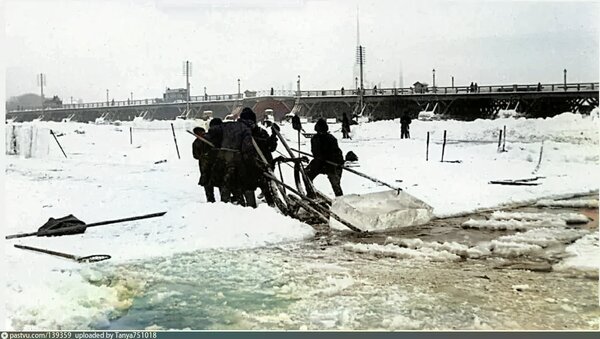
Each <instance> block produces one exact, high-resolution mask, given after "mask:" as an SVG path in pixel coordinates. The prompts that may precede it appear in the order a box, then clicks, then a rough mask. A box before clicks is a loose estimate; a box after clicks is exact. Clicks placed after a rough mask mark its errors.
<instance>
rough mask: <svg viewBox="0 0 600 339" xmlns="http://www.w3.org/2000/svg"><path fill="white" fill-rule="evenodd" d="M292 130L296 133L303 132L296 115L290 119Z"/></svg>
mask: <svg viewBox="0 0 600 339" xmlns="http://www.w3.org/2000/svg"><path fill="white" fill-rule="evenodd" d="M292 128H293V129H295V130H296V131H298V133H300V132H301V131H302V132H304V129H303V128H302V122H300V117H299V116H298V114H296V115H294V116H293V117H292Z"/></svg>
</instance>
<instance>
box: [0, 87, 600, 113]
mask: <svg viewBox="0 0 600 339" xmlns="http://www.w3.org/2000/svg"><path fill="white" fill-rule="evenodd" d="M598 89H599V86H598V82H587V83H567V84H564V83H551V84H514V85H478V86H454V87H439V86H436V87H423V88H415V87H405V88H373V89H366V88H365V89H363V91H364V95H365V96H396V95H398V96H401V95H419V94H423V95H432V94H434V95H435V94H439V95H451V94H465V93H468V94H482V93H483V94H491V93H518V92H578V91H597V90H598ZM358 92H359V90H358V89H356V88H353V89H343V90H342V89H341V88H340V89H339V90H327V89H325V90H309V91H300V92H298V91H294V90H264V91H256V92H251V93H248V95H245V94H243V93H239V94H238V93H234V94H219V95H196V96H191V97H190V102H191V103H194V102H218V101H230V100H241V99H243V98H251V97H268V96H283V97H298V96H300V97H345V96H356V95H358ZM184 103H185V101H183V100H177V101H175V102H165V101H164V100H163V99H160V98H153V99H139V100H123V101H113V100H111V101H101V102H88V103H74V104H63V105H62V106H61V107H45V108H44V111H52V110H64V109H86V108H114V107H127V106H144V105H162V104H184ZM23 111H27V112H31V111H40V112H41V111H42V108H40V107H25V106H20V107H18V108H17V109H12V110H9V111H8V112H23Z"/></svg>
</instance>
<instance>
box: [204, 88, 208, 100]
mask: <svg viewBox="0 0 600 339" xmlns="http://www.w3.org/2000/svg"><path fill="white" fill-rule="evenodd" d="M207 100H208V98H207V95H206V86H204V101H207Z"/></svg>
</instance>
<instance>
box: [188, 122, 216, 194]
mask: <svg viewBox="0 0 600 339" xmlns="http://www.w3.org/2000/svg"><path fill="white" fill-rule="evenodd" d="M194 134H196V135H199V136H201V137H203V138H204V137H205V136H206V131H205V130H204V128H202V127H196V128H194ZM211 151H212V147H211V146H210V145H209V144H208V143H206V142H204V141H202V140H200V139H198V138H196V140H194V142H193V143H192V155H193V156H194V159H197V160H198V167H199V169H200V179H199V180H198V185H200V186H203V187H204V192H205V193H206V201H208V202H215V189H214V187H213V186H212V185H211V183H210V177H211V165H212V161H211V160H212V159H210V155H211ZM213 154H214V152H213Z"/></svg>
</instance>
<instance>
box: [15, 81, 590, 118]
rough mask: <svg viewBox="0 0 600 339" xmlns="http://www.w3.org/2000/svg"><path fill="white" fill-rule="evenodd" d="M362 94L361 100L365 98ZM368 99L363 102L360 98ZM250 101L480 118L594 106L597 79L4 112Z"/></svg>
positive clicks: (331, 113) (27, 114)
mask: <svg viewBox="0 0 600 339" xmlns="http://www.w3.org/2000/svg"><path fill="white" fill-rule="evenodd" d="M361 99H362V100H361ZM361 101H362V105H361ZM246 106H248V107H252V108H253V109H254V111H255V112H256V113H257V116H258V118H259V119H262V118H263V117H264V115H265V112H267V110H272V111H273V115H274V118H275V119H276V120H281V119H282V118H283V117H284V116H285V115H286V114H288V113H294V114H298V115H300V116H305V117H313V118H314V117H325V118H340V117H341V116H342V114H343V113H347V114H352V113H355V114H356V113H360V114H362V115H366V116H370V117H371V118H373V119H375V120H379V119H392V118H397V117H399V116H401V115H402V114H404V113H408V114H410V115H412V116H413V117H414V116H416V115H417V114H418V112H420V111H423V110H434V111H435V113H436V114H439V115H441V116H443V117H447V118H455V119H462V120H474V119H477V118H487V119H489V118H495V117H497V116H498V113H499V112H500V111H501V110H503V109H514V110H516V111H518V112H519V113H521V114H522V115H524V116H527V117H550V116H554V115H556V114H560V113H563V112H579V113H582V114H586V113H589V111H591V110H592V109H593V108H594V107H598V82H589V83H560V84H514V85H485V86H477V87H475V88H474V87H471V86H454V87H423V88H414V87H409V88H381V89H377V88H374V89H362V90H361V89H346V90H344V89H339V90H308V91H278V90H271V91H259V92H256V94H255V95H252V96H245V95H243V94H241V93H236V94H222V95H206V96H192V97H190V101H189V102H164V101H163V100H162V99H142V100H127V101H105V102H92V103H82V104H64V105H62V106H61V107H47V108H44V109H42V108H20V109H18V110H11V111H8V112H6V118H7V119H10V120H13V121H32V120H34V119H40V120H48V121H64V120H65V119H66V120H69V121H79V122H89V121H95V120H96V119H97V118H103V119H105V120H109V121H110V120H113V121H114V120H121V121H130V120H133V119H134V118H136V117H142V118H144V119H148V120H152V119H157V120H172V119H175V118H177V117H185V118H203V117H204V116H205V115H206V113H207V112H208V111H210V112H211V115H212V116H213V117H220V118H224V117H225V116H227V115H230V114H233V115H236V114H237V113H239V111H240V110H241V108H242V107H246Z"/></svg>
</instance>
